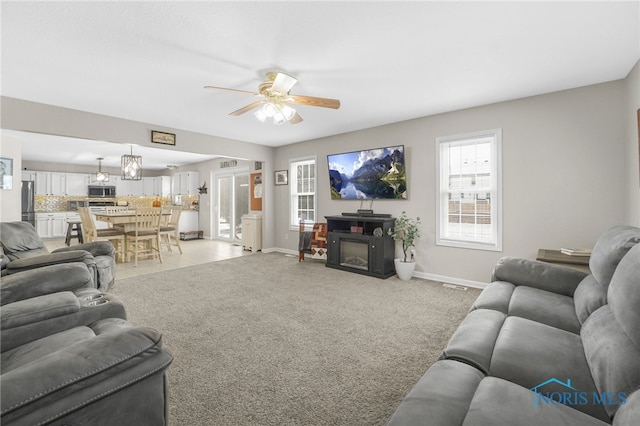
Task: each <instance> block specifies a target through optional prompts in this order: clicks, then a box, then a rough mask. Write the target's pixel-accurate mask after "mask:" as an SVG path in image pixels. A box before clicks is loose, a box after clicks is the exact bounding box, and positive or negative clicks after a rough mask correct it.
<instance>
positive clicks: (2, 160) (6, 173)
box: [0, 157, 13, 189]
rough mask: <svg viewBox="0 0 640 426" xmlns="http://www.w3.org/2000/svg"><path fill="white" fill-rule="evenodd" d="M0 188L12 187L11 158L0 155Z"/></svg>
mask: <svg viewBox="0 0 640 426" xmlns="http://www.w3.org/2000/svg"><path fill="white" fill-rule="evenodd" d="M0 189H13V158H6V157H0Z"/></svg>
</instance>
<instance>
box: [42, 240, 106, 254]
mask: <svg viewBox="0 0 640 426" xmlns="http://www.w3.org/2000/svg"><path fill="white" fill-rule="evenodd" d="M74 250H85V251H88V252H89V253H91V254H92V255H93V256H94V257H95V256H111V257H114V256H115V250H116V249H115V247H113V244H112V243H111V241H93V242H90V243H84V244H78V245H75V246H71V247H62V248H59V249H56V250H53V251H52V252H51V253H64V252H69V251H74Z"/></svg>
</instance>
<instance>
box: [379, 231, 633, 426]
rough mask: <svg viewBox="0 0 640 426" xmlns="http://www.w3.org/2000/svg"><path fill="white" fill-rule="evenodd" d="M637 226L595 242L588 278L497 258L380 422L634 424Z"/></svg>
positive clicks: (558, 268)
mask: <svg viewBox="0 0 640 426" xmlns="http://www.w3.org/2000/svg"><path fill="white" fill-rule="evenodd" d="M639 242H640V229H639V228H636V227H630V226H615V227H613V228H611V229H609V230H608V231H607V232H606V233H605V234H604V235H603V236H602V237H601V238H600V239H599V240H598V242H597V244H596V246H595V247H594V249H593V253H592V256H591V258H590V263H589V266H590V269H591V272H592V274H590V275H587V274H585V273H582V272H579V271H576V270H571V269H568V268H563V267H561V266H558V265H553V264H547V263H542V262H537V261H531V260H525V259H514V258H504V259H502V260H500V261H499V262H498V264H497V266H496V268H495V270H494V273H493V279H492V283H491V284H490V285H488V286H487V287H486V288H485V289H484V290H483V292H482V293H481V295H480V296H479V297H478V299H477V300H476V302H475V304H474V305H473V308H472V310H471V312H469V314H468V316H467V317H466V318H465V319H464V320H463V322H462V323H461V324H460V326H459V328H458V329H457V330H456V332H455V333H454V335H453V336H452V337H451V339H450V341H449V343H448V345H447V347H446V348H445V349H444V351H443V353H442V356H441V359H440V360H439V361H437V362H436V363H435V364H434V365H432V366H431V367H430V368H429V369H428V370H427V372H426V374H425V375H424V376H423V377H422V378H421V379H420V380H419V382H418V383H417V384H416V385H415V387H414V388H413V389H412V390H411V391H410V392H409V393H408V394H407V395H406V397H405V398H404V400H403V401H402V403H401V404H400V406H399V407H398V409H397V411H396V412H395V413H394V415H393V416H392V417H391V418H390V420H389V422H388V424H389V425H393V426H397V425H412V426H413V425H420V424H425V425H426V424H428V425H447V426H452V425H465V426H470V425H503V424H504V425H551V424H553V425H605V424H614V425H617V426H622V425H625V426H626V425H629V426H631V425H639V424H640V244H638V243H639Z"/></svg>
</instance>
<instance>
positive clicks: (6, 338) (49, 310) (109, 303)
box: [0, 262, 127, 352]
mask: <svg viewBox="0 0 640 426" xmlns="http://www.w3.org/2000/svg"><path fill="white" fill-rule="evenodd" d="M0 305H1V306H2V308H1V309H0V348H1V350H0V352H5V351H7V350H10V349H13V348H15V347H17V346H20V345H23V344H25V343H27V342H29V341H32V340H36V339H39V338H43V337H46V336H49V335H51V334H55V333H58V332H61V331H63V330H66V329H68V328H70V327H74V326H79V325H89V324H92V323H94V322H96V321H98V320H100V319H103V318H121V319H126V318H127V317H126V312H125V307H124V305H123V304H122V302H120V301H119V300H118V299H117V298H116V297H115V296H113V295H111V294H108V293H105V292H102V291H100V290H98V289H96V288H94V287H93V276H92V273H91V272H90V271H89V269H88V268H87V267H86V265H85V264H84V263H81V262H75V263H61V264H57V265H49V266H44V267H42V268H37V269H31V270H27V271H24V272H18V273H15V274H11V275H6V276H4V277H3V278H2V281H0Z"/></svg>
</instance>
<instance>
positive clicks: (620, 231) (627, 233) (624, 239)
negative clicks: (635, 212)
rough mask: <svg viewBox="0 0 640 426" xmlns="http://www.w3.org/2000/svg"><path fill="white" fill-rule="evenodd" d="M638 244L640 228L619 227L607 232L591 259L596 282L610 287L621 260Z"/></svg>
mask: <svg viewBox="0 0 640 426" xmlns="http://www.w3.org/2000/svg"><path fill="white" fill-rule="evenodd" d="M638 243H640V228H636V227H634V226H624V225H617V226H614V227H612V228H610V229H609V230H608V231H607V232H605V234H604V235H602V236H601V237H600V238H599V239H598V241H597V242H596V245H595V247H594V248H593V251H592V252H591V258H590V259H589V268H590V269H591V273H592V274H593V276H594V277H595V278H596V280H597V281H598V282H599V283H600V284H601V285H604V286H605V287H606V286H608V285H609V281H611V278H612V277H613V273H614V272H615V270H616V267H617V266H618V263H619V262H620V260H621V259H622V258H623V257H624V255H625V254H627V252H628V251H629V249H631V247H633V246H635V245H636V244H638Z"/></svg>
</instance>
